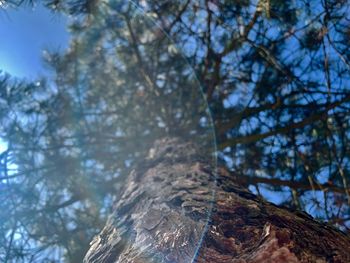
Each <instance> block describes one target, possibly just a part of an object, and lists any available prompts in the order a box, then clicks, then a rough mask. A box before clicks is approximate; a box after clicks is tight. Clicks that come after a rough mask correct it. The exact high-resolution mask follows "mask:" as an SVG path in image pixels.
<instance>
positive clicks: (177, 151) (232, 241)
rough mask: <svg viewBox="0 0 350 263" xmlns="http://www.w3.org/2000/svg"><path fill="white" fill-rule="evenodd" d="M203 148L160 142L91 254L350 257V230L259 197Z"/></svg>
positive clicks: (107, 262) (105, 261) (278, 262)
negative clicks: (219, 165) (349, 231)
mask: <svg viewBox="0 0 350 263" xmlns="http://www.w3.org/2000/svg"><path fill="white" fill-rule="evenodd" d="M201 152H203V151H200V150H198V148H196V147H195V146H194V145H193V144H192V143H180V141H179V139H174V138H172V139H169V138H166V139H162V140H159V141H158V142H156V144H155V146H154V147H153V149H152V150H151V151H150V153H151V154H150V158H148V159H147V160H145V162H144V163H143V164H142V165H139V166H138V167H137V168H136V169H135V170H133V172H132V173H131V174H130V175H129V177H128V178H127V181H126V183H125V187H124V190H123V191H122V194H121V196H120V198H119V199H118V200H117V201H116V204H115V207H114V212H113V213H112V214H111V216H110V217H109V219H108V221H107V223H106V226H105V227H104V229H103V230H102V231H101V233H100V234H99V235H98V236H96V237H95V238H94V240H93V241H92V242H91V247H90V249H89V251H88V253H87V255H86V256H85V259H84V262H85V263H112V262H135V263H140V262H147V263H148V262H176V263H180V262H181V263H182V262H184V263H185V262H186V263H188V262H218V263H219V262H220V263H225V262H236V263H238V262H239V263H243V262H252V263H262V262H264V263H267V262H271V263H282V262H283V263H284V262H293V263H294V262H295V263H296V262H317V263H321V262H344V263H345V262H350V238H349V236H346V235H345V234H344V233H343V232H341V231H339V230H337V229H335V228H333V227H332V226H329V225H327V224H326V223H320V222H317V221H316V220H314V219H313V218H312V217H311V216H309V215H307V214H306V213H303V212H293V211H290V210H288V209H286V208H282V207H278V206H276V205H274V204H271V203H269V202H266V201H264V200H262V199H260V198H258V197H257V196H255V195H253V194H252V193H250V192H249V191H248V190H247V189H245V188H244V187H242V186H240V185H238V184H236V183H235V181H234V180H233V179H232V178H233V177H232V176H230V174H229V173H228V172H227V171H226V170H225V169H224V168H221V167H219V168H216V167H215V166H214V165H213V164H211V163H210V159H209V158H206V157H205V156H203V154H201ZM213 191H214V192H213ZM208 219H209V220H208Z"/></svg>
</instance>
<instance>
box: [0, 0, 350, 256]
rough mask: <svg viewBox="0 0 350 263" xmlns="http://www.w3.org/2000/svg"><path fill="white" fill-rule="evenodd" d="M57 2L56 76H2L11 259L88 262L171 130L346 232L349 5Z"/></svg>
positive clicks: (285, 201) (250, 183) (0, 235)
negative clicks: (63, 24)
mask: <svg viewBox="0 0 350 263" xmlns="http://www.w3.org/2000/svg"><path fill="white" fill-rule="evenodd" d="M22 2H23V1H21V3H20V4H25V3H22ZM27 2H28V3H29V4H35V1H27ZM0 3H4V4H7V5H8V8H11V7H12V6H14V5H16V3H14V2H13V1H0ZM44 3H45V5H46V6H47V7H48V8H50V9H51V10H52V11H53V12H65V13H67V14H69V15H70V16H71V18H72V19H71V23H70V26H69V30H70V32H71V34H72V41H71V43H70V46H69V49H68V50H67V51H66V52H65V54H63V55H61V54H59V53H55V52H53V51H50V52H46V53H45V56H44V58H43V60H44V62H45V63H46V64H47V66H48V67H49V68H50V70H51V72H52V73H53V76H54V77H52V78H46V77H45V76H43V77H42V79H38V80H37V81H35V82H33V83H29V82H26V81H22V80H18V79H14V78H13V77H11V76H10V75H8V74H5V73H2V74H1V80H0V122H1V128H0V136H1V139H2V141H4V142H5V143H6V145H7V149H6V150H5V151H4V152H3V153H1V156H0V160H1V170H0V172H1V174H0V189H1V191H0V200H1V202H0V222H1V224H0V260H1V261H5V262H61V261H62V260H63V259H64V260H65V262H80V261H81V260H82V258H83V256H84V255H85V253H86V250H87V248H88V244H89V242H90V240H91V238H92V236H93V235H94V234H96V233H97V232H99V230H100V229H101V228H102V226H103V224H104V222H105V218H106V215H107V214H108V212H109V211H110V210H109V209H110V207H111V205H112V203H113V201H114V200H116V199H117V198H118V189H119V187H120V185H122V184H123V178H125V176H126V175H127V174H129V173H130V171H131V169H132V167H133V165H135V164H136V163H138V162H142V160H143V159H145V158H147V150H148V148H149V147H150V145H151V143H152V142H153V141H154V140H155V139H157V138H160V137H163V136H179V137H184V136H185V137H186V138H191V139H192V140H194V141H198V143H199V144H201V145H202V146H203V147H204V149H206V151H207V152H208V154H211V153H213V152H214V150H217V154H218V161H219V162H220V164H221V165H225V166H226V167H227V168H229V170H230V171H232V176H235V177H237V178H235V179H236V180H237V181H238V182H240V183H241V184H242V185H245V186H247V187H249V188H250V190H251V191H253V192H254V193H256V194H257V195H260V196H262V197H264V198H266V199H268V200H271V201H273V202H275V203H277V204H281V205H285V206H288V207H290V208H293V209H300V210H304V211H306V212H308V213H310V214H311V215H312V216H314V217H316V218H317V219H319V220H323V221H326V222H329V223H330V224H333V225H335V226H336V227H339V228H340V229H341V230H343V231H347V232H348V230H349V227H350V218H349V214H350V196H349V195H350V186H349V180H350V177H349V168H350V167H349V164H350V163H349V161H350V159H349V150H350V149H349V147H350V146H349V145H350V144H349V141H348V140H349V136H350V127H349V124H350V123H349V106H350V104H349V103H350V91H349V87H348V85H349V82H348V81H349V77H350V75H349V69H350V53H349V49H348V45H349V43H350V22H349V19H350V17H349V14H350V12H349V9H350V5H349V4H350V3H349V2H348V1H341V0H338V1H337V0H323V1H302V0H298V1H280V0H259V1H258V0H200V1H194V0H177V1H166V0H163V1H143V0H140V1H138V0H135V1H124V0H120V1H113V0H110V1H108V0H94V1H84V0H74V1H73V0H67V1H63V0H55V1H44ZM18 8H21V6H19V7H18ZM214 137H215V143H214ZM213 162H214V161H213Z"/></svg>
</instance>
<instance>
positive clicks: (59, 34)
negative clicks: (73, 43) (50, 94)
mask: <svg viewBox="0 0 350 263" xmlns="http://www.w3.org/2000/svg"><path fill="white" fill-rule="evenodd" d="M66 24H67V17H65V16H63V15H59V14H56V13H55V14H54V13H52V12H50V11H49V10H48V9H46V8H44V7H43V6H40V5H37V6H35V7H32V6H29V5H27V6H21V7H20V8H18V9H13V8H8V9H5V10H4V9H0V69H1V70H3V71H6V72H8V73H10V74H11V75H13V76H16V77H20V78H26V79H30V80H33V79H35V78H36V77H38V76H39V75H41V74H45V68H44V67H43V64H42V60H41V57H42V51H43V50H44V49H49V50H61V51H63V50H64V49H65V48H67V46H68V41H69V33H68V32H67V30H66Z"/></svg>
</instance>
